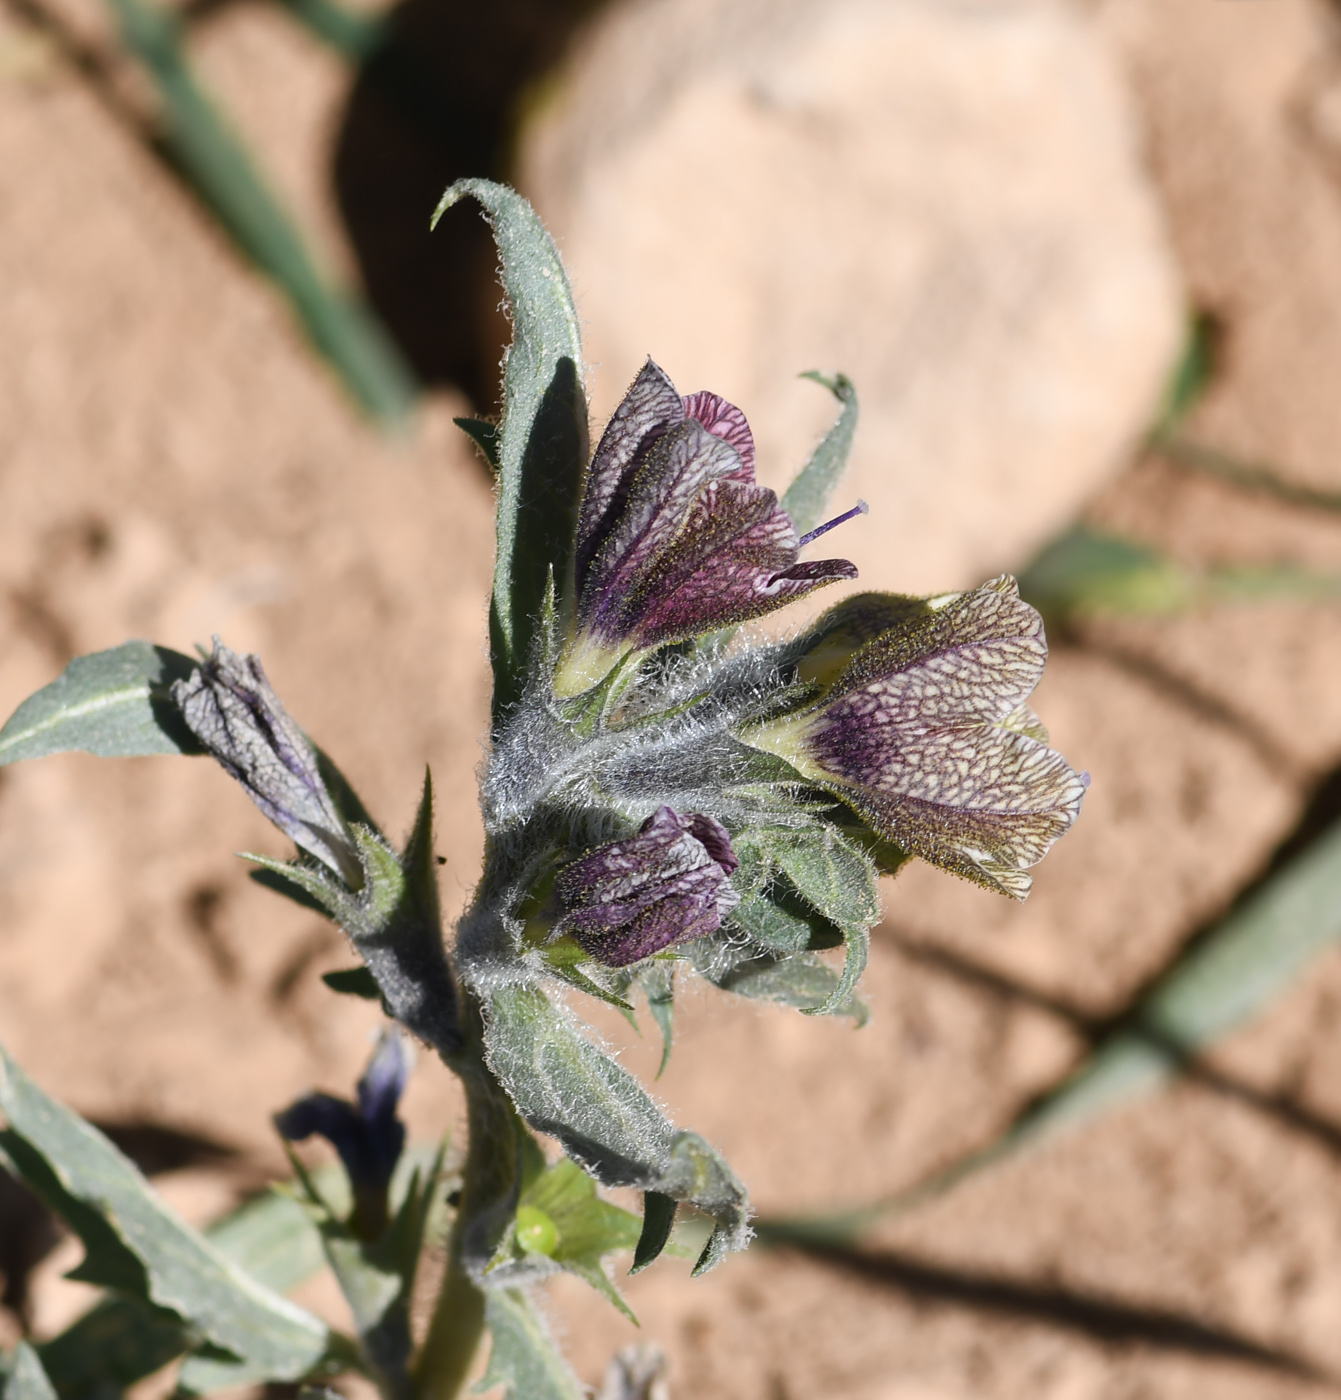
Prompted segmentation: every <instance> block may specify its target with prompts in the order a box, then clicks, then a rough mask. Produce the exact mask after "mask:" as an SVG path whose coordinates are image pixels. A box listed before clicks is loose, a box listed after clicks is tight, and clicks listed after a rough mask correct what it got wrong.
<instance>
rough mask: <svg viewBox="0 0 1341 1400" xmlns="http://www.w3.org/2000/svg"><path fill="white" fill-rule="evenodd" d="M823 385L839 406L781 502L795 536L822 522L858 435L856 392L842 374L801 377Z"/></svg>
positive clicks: (815, 374)
mask: <svg viewBox="0 0 1341 1400" xmlns="http://www.w3.org/2000/svg"><path fill="white" fill-rule="evenodd" d="M801 378H802V379H813V380H814V381H815V383H816V384H822V385H823V386H824V387H825V388H826V389H828V391H829V392H830V393H831V394H832V395H833V396H834V398H836V399H837V400H838V402H839V403H840V404H842V408H841V409H840V410H839V412H838V417H837V419H836V420H835V421H834V425H833V427H832V428H830V429H829V431H828V432H827V433H826V434H825V435H824V438H823V439H822V440H821V442H820V444H819V446H818V447H816V448H815V450H814V452H813V453H811V456H810V460H809V461H808V462H807V463H806V464H805V466H804V467H802V468H801V471H800V473H799V474H798V475H797V478H796V480H795V481H793V482H792V484H791V485H790V486H789V487H788V488H787V493H786V495H785V496H783V498H782V508H783V510H785V511H786V512H787V513H788V515H790V516H791V518H792V520H793V521H794V522H795V524H796V532H797V534H800V535H804V534H805V533H806V531H808V530H813V529H814V528H815V526H816V525H818V524H819V523H820V521H821V520H823V519H824V512H825V508H826V507H827V506H828V504H829V498H830V497H831V496H832V495H833V490H834V487H835V486H837V485H838V481H839V478H840V477H841V476H842V475H843V472H844V470H845V469H846V467H847V458H848V453H849V452H850V451H851V450H852V438H853V435H854V434H855V433H856V431H857V414H858V408H857V391H856V390H855V389H854V388H853V387H852V381H851V380H850V379H849V378H848V377H847V376H846V375H845V374H838V375H835V376H834V377H833V378H832V379H826V378H825V377H824V376H823V375H822V374H820V373H818V372H817V371H815V370H810V371H809V372H808V373H806V374H803V375H802V376H801Z"/></svg>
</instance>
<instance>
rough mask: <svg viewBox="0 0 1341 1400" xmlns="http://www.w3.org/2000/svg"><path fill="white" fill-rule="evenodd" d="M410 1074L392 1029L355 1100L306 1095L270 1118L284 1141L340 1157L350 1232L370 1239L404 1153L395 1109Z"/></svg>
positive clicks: (377, 1232) (380, 1227)
mask: <svg viewBox="0 0 1341 1400" xmlns="http://www.w3.org/2000/svg"><path fill="white" fill-rule="evenodd" d="M409 1075H410V1061H409V1056H408V1055H407V1054H406V1051H405V1044H404V1042H403V1041H402V1040H401V1037H400V1034H399V1033H398V1032H397V1031H394V1030H391V1031H385V1032H384V1033H383V1035H382V1037H381V1039H380V1040H379V1041H378V1044H377V1049H376V1050H375V1051H373V1056H372V1059H371V1060H369V1061H368V1068H367V1069H366V1070H364V1072H363V1078H362V1079H360V1080H359V1084H358V1102H357V1103H349V1102H348V1101H347V1100H345V1099H337V1098H336V1097H335V1096H334V1095H333V1094H308V1095H307V1096H306V1097H305V1098H301V1099H299V1100H298V1101H297V1103H294V1104H291V1105H290V1106H289V1107H288V1108H286V1109H285V1110H284V1111H283V1112H282V1113H277V1114H276V1115H275V1127H276V1128H278V1129H279V1134H280V1136H281V1137H282V1138H284V1139H285V1140H286V1141H288V1142H301V1141H303V1139H304V1138H309V1137H312V1136H314V1135H315V1136H317V1137H324V1138H325V1139H326V1141H327V1142H329V1143H330V1144H331V1146H332V1147H334V1148H335V1150H336V1151H337V1152H338V1153H339V1154H340V1161H341V1162H342V1163H343V1164H344V1168H345V1172H346V1173H347V1175H348V1177H349V1186H350V1190H351V1192H352V1193H353V1198H354V1209H353V1212H352V1214H351V1215H350V1218H349V1224H350V1228H351V1229H352V1230H353V1231H354V1233H355V1234H356V1235H358V1236H359V1237H360V1238H361V1239H365V1240H375V1239H378V1238H380V1237H381V1235H382V1232H383V1231H384V1230H385V1229H386V1225H387V1219H388V1213H389V1206H388V1196H387V1193H388V1191H389V1190H390V1187H391V1177H392V1174H393V1173H394V1172H395V1170H396V1163H397V1162H399V1161H400V1154H401V1153H402V1152H403V1151H404V1149H405V1124H404V1123H402V1122H401V1121H400V1119H399V1118H397V1117H396V1107H397V1105H398V1104H399V1103H400V1096H401V1094H402V1093H403V1092H404V1091H405V1081H406V1080H407V1079H408V1078H409Z"/></svg>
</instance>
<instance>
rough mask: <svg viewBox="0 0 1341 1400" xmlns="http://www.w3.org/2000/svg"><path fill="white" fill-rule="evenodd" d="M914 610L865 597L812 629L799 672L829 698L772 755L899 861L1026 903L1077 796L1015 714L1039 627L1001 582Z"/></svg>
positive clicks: (1059, 762)
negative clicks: (792, 764)
mask: <svg viewBox="0 0 1341 1400" xmlns="http://www.w3.org/2000/svg"><path fill="white" fill-rule="evenodd" d="M913 601H914V600H910V599H900V598H895V599H890V600H888V603H889V606H887V607H885V606H882V605H881V604H880V601H879V599H877V598H875V597H874V596H871V595H867V596H863V597H859V598H857V599H854V600H850V601H849V602H848V603H845V604H843V605H840V607H839V608H836V609H834V611H833V613H832V614H831V615H829V616H828V617H826V618H823V619H821V621H820V624H819V625H818V627H817V628H816V630H815V633H814V637H815V642H814V646H813V653H812V654H811V655H809V656H807V657H806V658H803V660H802V662H801V664H800V672H801V675H802V676H803V678H806V679H815V680H819V681H820V683H821V684H826V683H827V690H826V692H825V694H824V696H823V698H822V699H821V700H820V702H819V703H818V704H817V705H816V706H815V707H814V708H813V709H812V710H811V711H810V712H808V713H807V714H804V715H801V716H794V717H792V718H790V719H788V720H786V721H784V722H782V724H781V727H780V728H779V730H778V732H779V733H781V734H783V735H784V737H783V738H782V739H781V741H776V740H775V741H774V748H775V751H777V752H780V753H784V756H788V757H791V758H793V759H794V761H796V762H797V764H798V766H799V767H800V768H801V769H802V771H804V772H805V773H807V775H808V776H811V777H813V778H815V779H816V780H817V781H819V782H821V783H824V784H825V785H827V786H831V787H833V788H834V789H835V790H836V791H838V792H839V793H840V795H841V796H842V797H843V798H844V800H845V801H846V802H848V803H849V804H850V805H851V806H852V807H854V808H855V809H856V810H857V811H858V812H860V813H861V814H862V815H863V816H864V817H865V818H866V820H867V821H868V822H869V823H870V825H871V826H872V827H873V828H874V829H875V830H876V831H877V832H879V833H880V835H882V836H884V837H885V838H887V839H888V840H891V841H894V842H895V843H897V844H898V845H899V846H902V847H903V848H904V849H905V850H906V851H909V852H911V853H912V854H914V855H919V856H922V857H923V858H924V859H925V860H928V861H931V862H932V863H933V864H936V865H940V866H943V867H944V868H946V869H948V870H953V871H955V872H957V873H958V874H961V875H965V876H967V877H968V878H970V879H973V880H976V881H978V882H979V883H981V884H986V885H989V886H991V887H992V888H994V889H998V890H1001V891H1003V892H1004V893H1007V894H1011V895H1014V896H1016V897H1017V898H1023V897H1024V895H1025V894H1027V893H1028V890H1029V884H1030V881H1029V877H1028V876H1027V875H1026V874H1025V873H1024V871H1025V868H1026V867H1028V866H1031V865H1034V864H1036V863H1037V862H1038V861H1039V860H1041V859H1042V858H1043V856H1044V855H1045V854H1046V852H1047V850H1048V848H1049V847H1050V846H1051V845H1052V844H1053V842H1054V841H1056V840H1057V838H1058V837H1059V836H1061V835H1062V834H1063V833H1064V832H1065V831H1066V830H1067V829H1068V828H1069V827H1070V826H1071V824H1072V823H1073V822H1074V821H1075V820H1076V817H1077V816H1078V815H1079V813H1080V806H1081V801H1082V799H1083V797H1084V793H1085V783H1084V781H1083V779H1082V777H1081V775H1080V774H1078V773H1076V772H1075V771H1074V770H1073V769H1072V768H1071V766H1070V765H1069V764H1068V763H1067V762H1066V760H1065V759H1064V758H1063V757H1062V755H1061V754H1059V753H1057V752H1056V751H1055V750H1053V749H1050V748H1049V747H1048V746H1047V744H1046V742H1045V739H1046V733H1045V731H1043V730H1042V727H1041V726H1040V725H1039V724H1038V721H1037V719H1036V718H1035V717H1034V715H1033V712H1032V711H1030V710H1029V708H1028V706H1027V705H1025V704H1024V701H1025V697H1026V696H1028V694H1029V693H1030V691H1032V690H1033V688H1034V686H1035V685H1036V684H1037V682H1038V679H1039V677H1040V675H1041V674H1042V670H1043V663H1044V661H1045V660H1046V658H1047V642H1046V640H1045V638H1044V635H1043V623H1042V619H1041V618H1040V617H1039V615H1038V614H1037V613H1036V612H1035V611H1034V609H1033V608H1031V607H1030V606H1029V605H1028V604H1027V603H1025V602H1023V601H1022V600H1021V599H1020V597H1019V591H1018V589H1017V588H1016V586H1015V582H1014V580H1013V579H1008V578H1002V579H997V580H994V581H993V582H992V583H990V584H986V585H984V586H983V587H982V588H979V589H975V590H973V591H972V592H969V593H962V594H957V595H954V596H952V597H949V598H946V599H932V600H926V601H923V602H922V603H921V604H920V605H917V606H911V604H912V603H913ZM882 619H883V620H884V621H885V622H886V623H887V624H888V625H886V626H885V627H884V629H883V630H880V631H876V630H875V628H876V626H877V624H878V623H879V622H880V621H881V620H882ZM845 647H846V648H848V650H847V653H846V658H845V659H844V657H843V651H844V648H845ZM760 741H761V742H762V743H764V744H765V745H766V746H767V745H768V743H769V742H770V741H769V738H768V733H767V731H761V735H760ZM798 750H799V751H798Z"/></svg>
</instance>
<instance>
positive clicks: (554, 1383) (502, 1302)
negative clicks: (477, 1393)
mask: <svg viewBox="0 0 1341 1400" xmlns="http://www.w3.org/2000/svg"><path fill="white" fill-rule="evenodd" d="M485 1323H486V1325H487V1326H488V1328H489V1336H490V1339H491V1342H492V1345H491V1347H490V1350H489V1369H488V1371H487V1372H485V1376H484V1379H483V1380H482V1381H481V1382H480V1389H481V1390H488V1389H489V1388H490V1387H492V1386H496V1385H501V1386H503V1387H504V1394H505V1395H506V1396H507V1397H508V1400H583V1397H584V1396H585V1395H586V1391H585V1390H584V1389H583V1388H582V1386H581V1385H580V1384H579V1383H578V1379H577V1377H576V1376H575V1375H573V1373H572V1371H571V1370H570V1369H569V1367H568V1363H567V1362H566V1361H565V1360H564V1359H563V1357H562V1355H561V1354H560V1353H559V1350H558V1348H557V1347H556V1346H555V1345H554V1342H553V1340H552V1338H551V1337H550V1335H549V1332H548V1330H547V1329H546V1327H545V1324H544V1323H543V1322H542V1321H541V1320H540V1318H539V1317H537V1316H536V1313H535V1310H534V1308H532V1307H531V1304H530V1303H529V1302H528V1301H527V1298H526V1295H525V1294H524V1293H522V1292H521V1291H520V1290H519V1289H515V1288H504V1289H492V1290H490V1292H489V1294H488V1302H487V1304H486V1311H485Z"/></svg>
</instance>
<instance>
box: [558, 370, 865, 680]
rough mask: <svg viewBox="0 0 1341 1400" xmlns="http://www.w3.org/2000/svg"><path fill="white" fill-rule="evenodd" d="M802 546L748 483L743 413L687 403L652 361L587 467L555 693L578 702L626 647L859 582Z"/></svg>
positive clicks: (701, 398) (656, 642)
mask: <svg viewBox="0 0 1341 1400" xmlns="http://www.w3.org/2000/svg"><path fill="white" fill-rule="evenodd" d="M818 533H821V532H820V531H815V532H812V535H813V534H818ZM809 538H811V536H807V537H806V540H802V539H800V538H798V536H797V533H796V527H795V525H794V524H793V523H792V518H791V516H790V515H788V514H787V512H786V511H785V510H783V509H782V507H781V506H780V505H779V504H778V498H777V496H776V495H775V494H774V493H773V492H772V491H770V490H768V488H767V487H764V486H760V485H758V484H757V483H756V482H755V480H754V439H753V437H752V435H751V433H750V429H749V425H748V424H747V423H746V421H745V415H744V414H743V413H742V412H741V411H740V409H738V408H736V407H735V405H734V404H729V403H727V401H726V400H725V399H723V398H719V397H718V396H717V395H716V394H708V393H700V394H693V395H691V396H690V397H688V398H681V397H680V395H679V393H678V392H677V391H676V388H675V385H674V384H672V383H671V381H670V379H669V378H667V376H666V373H665V371H664V370H662V369H660V368H659V367H658V366H657V365H655V364H653V362H652V361H651V360H648V362H647V363H646V365H644V366H643V368H642V370H641V372H640V373H639V375H638V377H637V378H636V379H635V380H634V381H633V384H632V386H631V387H630V389H629V391H628V393H627V394H625V396H624V399H623V402H622V403H621V404H620V405H619V407H618V408H617V409H616V410H615V412H614V414H613V416H612V417H611V419H610V421H609V423H608V424H607V425H606V428H605V432H604V434H603V435H602V437H601V440H600V443H599V445H598V446H597V448H596V451H595V454H594V455H593V457H592V460H591V467H590V469H589V471H588V473H587V481H586V486H585V489H584V492H583V498H582V507H581V513H580V515H579V519H578V529H577V549H576V555H575V577H574V582H575V585H576V602H575V606H574V610H573V617H572V623H571V632H570V636H569V640H568V644H567V647H566V649H565V652H564V655H563V658H562V660H561V661H560V664H559V669H558V674H557V676H556V678H555V686H556V689H557V690H558V692H559V693H560V694H561V695H577V694H580V693H581V692H582V691H584V690H586V689H588V688H589V687H591V686H593V685H595V684H596V683H597V682H598V681H600V680H601V679H602V678H603V677H605V676H606V675H608V674H609V672H610V671H611V669H612V668H613V666H614V665H615V663H616V662H617V661H618V660H619V658H620V657H621V656H624V655H625V654H627V653H628V652H629V651H635V650H637V651H640V650H645V649H647V648H650V647H656V646H661V645H662V644H664V643H667V642H679V641H685V640H687V639H688V638H690V637H697V636H702V635H703V634H705V633H708V632H713V631H716V630H717V629H718V628H722V627H729V626H733V625H735V624H737V623H741V622H748V621H749V620H750V619H751V618H755V617H761V616H763V615H764V614H765V613H769V612H773V611H774V610H775V609H777V608H780V607H783V606H785V605H786V604H787V603H789V602H791V601H792V600H793V599H796V598H802V597H804V596H805V595H806V594H807V593H810V592H812V591H813V590H814V589H816V588H820V587H822V586H823V585H824V584H827V583H833V582H835V581H837V580H838V579H850V578H856V576H857V570H856V568H855V566H853V565H852V564H850V563H849V562H848V561H847V560H846V559H818V560H810V561H807V562H802V561H801V560H799V559H798V552H799V550H800V548H801V546H802V544H803V543H806V542H807V541H808V540H809Z"/></svg>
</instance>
